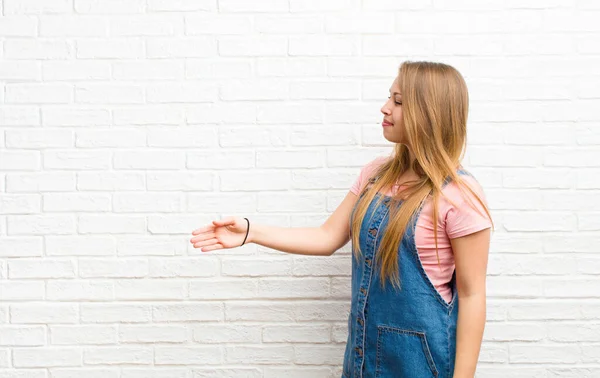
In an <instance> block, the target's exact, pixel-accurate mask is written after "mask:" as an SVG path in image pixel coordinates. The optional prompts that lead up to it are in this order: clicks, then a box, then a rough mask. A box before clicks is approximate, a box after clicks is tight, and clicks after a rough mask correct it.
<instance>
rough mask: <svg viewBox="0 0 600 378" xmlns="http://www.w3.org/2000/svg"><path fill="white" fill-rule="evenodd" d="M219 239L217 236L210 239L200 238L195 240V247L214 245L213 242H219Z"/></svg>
mask: <svg viewBox="0 0 600 378" xmlns="http://www.w3.org/2000/svg"><path fill="white" fill-rule="evenodd" d="M218 243H219V241H218V240H217V238H212V239H208V240H200V241H197V242H194V243H193V244H194V248H200V247H205V246H207V245H213V244H218Z"/></svg>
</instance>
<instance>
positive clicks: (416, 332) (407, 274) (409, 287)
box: [342, 170, 470, 378]
mask: <svg viewBox="0 0 600 378" xmlns="http://www.w3.org/2000/svg"><path fill="white" fill-rule="evenodd" d="M457 173H458V174H462V175H465V174H469V173H467V172H466V171H464V170H458V171H457ZM469 175H470V174H469ZM370 182H371V183H373V182H374V179H372V180H370ZM448 182H449V179H448V180H446V182H445V183H444V186H445V185H447V184H448ZM379 196H383V197H384V201H383V202H382V203H381V205H380V206H378V207H376V202H377V199H378V198H379ZM391 202H392V201H391V197H388V196H386V195H383V194H381V193H377V194H376V196H375V199H374V200H373V201H372V202H371V204H370V205H369V209H368V210H367V214H366V216H365V218H364V220H363V223H362V225H361V230H360V248H361V252H362V253H361V256H360V260H359V261H357V260H356V258H354V257H353V258H352V305H351V308H350V315H349V316H348V341H347V344H346V351H345V354H344V365H343V370H342V377H343V378H373V377H381V378H392V377H394V378H396V377H397V378H427V377H437V378H451V377H452V375H453V373H454V357H455V352H456V322H457V319H458V297H457V291H456V272H455V273H454V274H453V276H452V281H451V287H452V293H453V294H452V300H451V301H450V303H446V301H445V300H444V299H443V298H442V296H441V295H440V294H439V293H438V291H437V290H436V289H435V287H434V286H433V284H432V283H431V281H430V280H429V277H428V276H427V274H426V272H425V270H424V269H423V266H422V265H421V260H420V259H419V255H418V253H417V248H416V244H415V236H414V235H415V226H416V223H417V222H416V221H417V219H418V216H419V214H420V212H421V209H419V210H418V212H417V213H416V215H415V216H414V218H413V221H412V222H411V223H409V226H408V227H407V229H406V232H405V234H404V237H403V239H402V243H401V244H400V247H399V249H398V265H399V269H400V286H401V288H400V289H396V288H394V287H393V286H392V284H391V282H389V281H388V282H386V286H385V289H381V286H380V271H379V267H377V266H375V264H374V262H375V261H376V260H375V256H374V254H375V251H376V247H377V246H378V244H379V243H380V242H381V239H382V236H383V233H384V231H385V228H386V226H387V222H388V212H389V206H390V203H391ZM392 203H393V202H392ZM397 206H399V205H397ZM372 214H373V218H372V220H371V221H370V222H369V219H370V217H371V215H372Z"/></svg>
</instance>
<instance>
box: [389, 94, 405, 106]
mask: <svg viewBox="0 0 600 378" xmlns="http://www.w3.org/2000/svg"><path fill="white" fill-rule="evenodd" d="M391 97H392V96H388V100H389V99H390V98H391ZM394 104H396V105H402V102H398V101H394Z"/></svg>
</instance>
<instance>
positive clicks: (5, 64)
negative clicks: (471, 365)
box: [0, 0, 600, 378]
mask: <svg viewBox="0 0 600 378" xmlns="http://www.w3.org/2000/svg"><path fill="white" fill-rule="evenodd" d="M599 4H600V3H598V2H597V1H592V0H577V1H570V2H564V1H563V2H561V1H556V0H551V1H548V0H546V1H542V0H519V1H517V0H510V1H502V0H487V1H480V0H459V1H454V2H449V1H443V0H426V1H417V2H415V1H413V2H408V1H397V0H383V1H382V0H362V1H358V0H328V1H315V0H256V1H246V0H4V1H3V2H0V378H8V377H11V378H79V377H89V378H192V377H194V378H204V377H210V378H215V377H221V378H232V377H251V378H259V377H261V378H279V377H283V376H285V377H289V378H333V377H339V376H340V375H341V362H342V358H343V349H344V345H345V341H346V335H347V333H346V332H347V330H346V324H347V314H348V309H349V299H350V298H349V291H350V285H349V284H350V268H351V259H350V254H349V248H348V247H349V246H348V245H347V246H345V247H344V248H341V249H340V251H338V252H337V253H336V254H335V255H333V256H331V257H326V258H323V257H321V258H318V257H305V256H293V255H286V254H283V253H280V252H277V251H273V250H269V249H268V248H264V247H260V246H256V245H247V246H244V247H242V248H239V249H235V250H228V251H221V252H218V253H210V254H203V253H201V252H200V251H199V250H195V249H193V248H192V247H191V246H190V245H189V242H188V240H189V237H190V232H191V231H192V230H193V229H194V228H197V227H199V226H201V225H203V224H206V223H208V222H210V221H211V220H212V219H216V218H219V217H221V216H225V215H239V216H248V217H250V218H251V219H253V220H254V221H255V222H261V223H267V224H271V225H281V226H286V227H288V226H293V227H307V226H308V227H309V226H317V225H319V224H320V223H321V222H323V221H324V220H325V219H326V218H327V216H328V215H329V214H330V213H331V212H332V211H333V210H334V209H335V208H336V206H337V205H338V204H339V203H340V201H341V200H342V198H343V196H344V195H345V193H346V192H347V190H348V188H349V187H350V185H351V184H352V183H353V181H354V179H355V178H356V176H357V174H358V172H359V168H360V167H361V166H362V165H364V164H365V163H366V162H368V161H369V160H371V159H373V158H374V157H376V156H379V155H381V154H385V153H388V152H389V151H390V145H389V144H388V143H386V142H385V140H384V139H383V137H382V136H381V130H380V126H378V124H379V122H380V121H381V113H380V111H379V110H380V107H381V105H382V103H383V101H385V99H386V97H387V95H388V93H387V91H388V88H389V85H390V84H391V81H392V80H393V78H394V75H395V74H396V70H397V67H398V65H399V64H400V63H401V61H403V60H406V59H411V60H417V59H427V60H436V61H443V62H447V63H450V64H452V65H454V66H455V67H457V68H458V69H459V70H460V71H461V72H462V73H463V74H464V76H465V78H466V80H467V83H468V86H469V89H470V99H471V103H470V118H469V139H468V143H469V144H468V149H467V154H466V157H465V165H466V166H467V168H469V169H470V170H471V171H472V172H473V173H474V174H475V175H476V177H477V178H478V179H479V181H480V182H481V183H482V185H483V186H484V189H485V191H486V194H487V197H488V201H489V204H490V207H491V210H492V214H493V216H494V221H495V224H496V232H495V234H494V235H493V239H492V245H491V253H490V260H489V271H488V273H489V276H488V298H489V299H488V309H487V313H488V314H487V327H486V331H485V335H484V341H483V346H482V351H481V356H480V363H479V367H478V373H477V376H478V377H484V378H498V377H517V378H525V377H543V378H555V377H573V378H574V377H578V378H581V377H584V378H591V377H598V376H600V291H599V290H598V288H599V287H600V255H599V252H600V247H599V245H600V220H599V219H600V132H599V131H598V130H600V111H599V109H600V89H599V88H600V23H599V22H598V21H599V20H600V5H599Z"/></svg>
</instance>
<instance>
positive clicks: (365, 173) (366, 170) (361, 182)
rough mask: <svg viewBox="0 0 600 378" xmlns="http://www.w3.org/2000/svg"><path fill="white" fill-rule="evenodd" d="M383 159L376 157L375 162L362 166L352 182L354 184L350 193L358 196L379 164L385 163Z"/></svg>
mask: <svg viewBox="0 0 600 378" xmlns="http://www.w3.org/2000/svg"><path fill="white" fill-rule="evenodd" d="M385 159H386V158H385V157H378V158H376V159H375V160H372V161H370V162H369V163H367V164H366V165H364V166H363V167H362V168H361V170H360V173H359V174H358V177H357V178H356V180H354V184H352V186H351V187H350V191H351V192H352V193H354V194H356V195H359V194H360V192H361V190H362V189H363V188H364V186H365V185H366V184H367V181H368V180H369V178H370V177H371V174H372V173H373V172H374V170H375V169H376V168H377V166H378V165H379V164H382V163H383V162H384V161H385Z"/></svg>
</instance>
